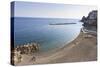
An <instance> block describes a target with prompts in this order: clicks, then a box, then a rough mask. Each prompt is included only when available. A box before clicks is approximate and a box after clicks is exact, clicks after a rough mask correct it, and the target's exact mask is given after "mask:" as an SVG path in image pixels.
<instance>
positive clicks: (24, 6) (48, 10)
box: [14, 1, 97, 19]
mask: <svg viewBox="0 0 100 67" xmlns="http://www.w3.org/2000/svg"><path fill="white" fill-rule="evenodd" d="M92 10H97V7H96V6H89V5H88V6H86V5H71V4H55V3H36V2H19V1H16V2H15V5H14V11H15V12H14V17H42V18H74V19H75V18H76V19H80V18H82V16H87V15H88V13H89V12H90V11H92Z"/></svg>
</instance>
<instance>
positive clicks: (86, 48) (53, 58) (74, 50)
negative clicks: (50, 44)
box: [15, 31, 97, 66]
mask: <svg viewBox="0 0 100 67" xmlns="http://www.w3.org/2000/svg"><path fill="white" fill-rule="evenodd" d="M90 35H91V34H90ZM96 39H97V37H96V36H93V35H91V36H87V34H86V33H83V32H82V31H81V32H80V34H79V36H78V37H77V38H76V39H75V40H74V41H72V42H71V43H69V44H67V45H66V46H64V47H63V48H61V49H59V50H55V51H53V52H48V53H43V54H42V53H38V52H37V53H34V54H32V55H27V54H23V55H22V57H23V59H22V61H21V62H20V63H16V64H15V65H18V66H19V65H30V64H51V63H65V62H84V61H96V60H97V45H96V43H97V42H96Z"/></svg>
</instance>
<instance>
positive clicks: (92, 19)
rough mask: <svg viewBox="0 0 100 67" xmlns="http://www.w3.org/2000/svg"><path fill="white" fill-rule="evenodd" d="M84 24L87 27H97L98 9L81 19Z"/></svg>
mask: <svg viewBox="0 0 100 67" xmlns="http://www.w3.org/2000/svg"><path fill="white" fill-rule="evenodd" d="M81 22H83V26H84V27H86V28H90V27H91V28H95V29H96V28H97V10H93V11H91V12H90V13H89V14H88V16H87V17H85V16H83V17H82V19H81Z"/></svg>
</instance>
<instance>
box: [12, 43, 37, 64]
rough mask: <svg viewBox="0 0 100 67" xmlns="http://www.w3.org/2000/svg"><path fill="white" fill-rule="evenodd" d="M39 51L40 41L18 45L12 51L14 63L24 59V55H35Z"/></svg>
mask: <svg viewBox="0 0 100 67" xmlns="http://www.w3.org/2000/svg"><path fill="white" fill-rule="evenodd" d="M37 51H39V44H38V43H27V44H25V45H21V46H17V47H16V48H14V50H12V52H11V53H12V57H11V60H12V62H13V64H16V63H20V62H21V61H22V60H23V57H22V55H33V54H34V53H36V52H37ZM34 58H35V57H34Z"/></svg>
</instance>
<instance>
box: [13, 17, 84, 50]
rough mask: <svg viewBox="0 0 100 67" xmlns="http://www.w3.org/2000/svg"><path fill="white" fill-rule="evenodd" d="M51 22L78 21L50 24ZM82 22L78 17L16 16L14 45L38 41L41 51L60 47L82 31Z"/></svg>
mask: <svg viewBox="0 0 100 67" xmlns="http://www.w3.org/2000/svg"><path fill="white" fill-rule="evenodd" d="M50 23H76V24H68V25H49V24H50ZM81 27H82V23H81V22H79V20H77V19H60V18H23V17H21V18H19V17H15V18H14V47H16V46H18V45H23V44H25V43H30V42H37V43H39V44H40V45H39V46H40V50H41V51H48V50H53V49H55V48H60V47H63V46H64V45H66V44H67V43H69V42H71V41H73V40H74V39H75V38H76V37H77V36H78V35H79V33H80V29H81Z"/></svg>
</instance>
